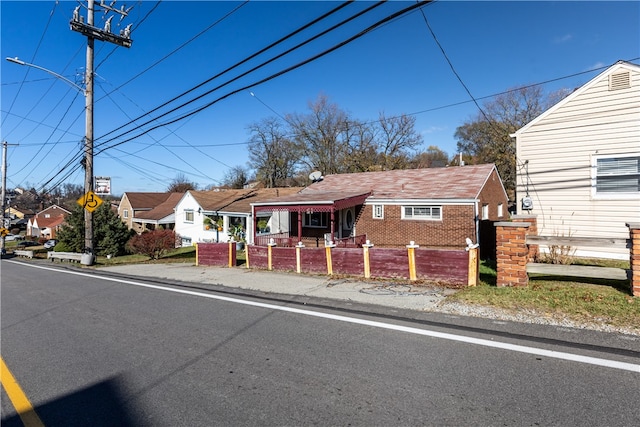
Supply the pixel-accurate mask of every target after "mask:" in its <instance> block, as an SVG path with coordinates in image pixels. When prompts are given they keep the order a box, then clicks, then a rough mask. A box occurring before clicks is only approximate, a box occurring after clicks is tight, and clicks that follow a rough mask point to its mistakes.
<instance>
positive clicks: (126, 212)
mask: <svg viewBox="0 0 640 427" xmlns="http://www.w3.org/2000/svg"><path fill="white" fill-rule="evenodd" d="M122 218H129V210H128V209H125V210H123V211H122Z"/></svg>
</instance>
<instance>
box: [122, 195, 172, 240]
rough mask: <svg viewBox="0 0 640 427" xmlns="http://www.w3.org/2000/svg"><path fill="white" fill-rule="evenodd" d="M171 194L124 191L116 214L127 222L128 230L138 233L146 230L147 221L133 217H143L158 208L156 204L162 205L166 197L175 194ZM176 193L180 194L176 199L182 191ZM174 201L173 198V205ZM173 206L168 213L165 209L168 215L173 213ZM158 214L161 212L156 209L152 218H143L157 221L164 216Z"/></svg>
mask: <svg viewBox="0 0 640 427" xmlns="http://www.w3.org/2000/svg"><path fill="white" fill-rule="evenodd" d="M172 194H173V193H169V192H165V193H151V192H141V193H137V192H129V193H124V194H123V195H122V198H121V199H120V204H119V205H118V216H119V217H120V219H121V220H122V222H124V223H125V224H127V227H129V229H130V230H134V231H135V232H136V233H138V234H139V233H142V232H143V231H145V230H147V225H146V224H147V222H146V221H142V220H140V221H136V220H135V218H137V217H139V216H141V215H142V217H145V213H148V212H150V211H152V210H154V209H156V208H158V206H160V205H163V204H164V203H165V202H166V201H167V199H169V198H170V197H175V196H172ZM177 194H180V196H178V199H179V197H181V195H182V194H183V193H177ZM175 201H176V200H175V199H174V200H172V202H173V203H174V204H173V206H175ZM173 206H171V209H170V210H171V212H170V213H169V212H168V211H167V214H168V215H172V214H173V212H172V211H173ZM160 215H161V213H160V212H158V211H157V210H156V212H155V213H154V214H153V215H152V216H153V218H145V219H148V220H150V221H151V222H154V221H155V222H158V221H161V220H163V219H165V217H164V216H162V217H161V216H160ZM147 216H148V215H147Z"/></svg>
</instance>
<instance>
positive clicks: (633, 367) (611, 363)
mask: <svg viewBox="0 0 640 427" xmlns="http://www.w3.org/2000/svg"><path fill="white" fill-rule="evenodd" d="M8 262H14V263H16V264H20V265H22V266H27V267H32V268H40V269H43V270H50V271H55V272H58V273H64V274H73V275H76V276H85V277H91V278H93V279H99V280H105V281H109V282H117V283H123V284H127V285H132V286H139V287H143V288H149V289H157V290H161V291H168V292H174V293H177V294H183V295H192V296H197V297H202V298H209V299H215V300H219V301H226V302H231V303H235V304H243V305H248V306H252V307H260V308H266V309H269V310H278V311H285V312H289V313H296V314H301V315H304V316H312V317H320V318H323V319H330V320H336V321H339V322H347V323H353V324H357V325H365V326H371V327H374V328H381V329H389V330H393V331H400V332H406V333H410V334H415V335H423V336H427V337H432V338H441V339H445V340H450V341H458V342H463V343H467V344H475V345H481V346H484V347H492V348H498V349H501V350H508V351H515V352H519V353H526V354H533V355H536V356H544V357H551V358H554V359H562V360H568V361H572V362H580V363H587V364H590V365H597V366H604V367H607V368H614V369H622V370H625V371H631V372H636V373H640V364H633V363H626V362H618V361H615V360H608V359H600V358H597V357H590V356H582V355H579V354H573V353H565V352H562V351H553V350H545V349H542V348H536V347H527V346H523V345H517V344H509V343H505V342H499V341H490V340H486V339H481V338H473V337H467V336H464V335H455V334H449V333H444V332H436V331H429V330H425V329H419V328H413V327H408V326H399V325H393V324H390V323H384V322H377V321H373V320H364V319H358V318H355V317H348V316H341V315H336V314H327V313H322V312H318V311H312V310H303V309H299V308H292V307H283V306H279V305H274V304H266V303H261V302H255V301H247V300H243V299H238V298H231V297H225V296H220V295H212V294H207V293H203V292H197V291H190V290H185V289H175V288H168V287H165V286H159V285H149V284H146V283H141V282H134V281H132V280H123V279H118V278H113V277H101V276H96V275H94V274H89V273H81V272H76V271H67V270H60V269H57V268H51V267H43V266H39V265H32V264H25V263H19V262H15V261H8Z"/></svg>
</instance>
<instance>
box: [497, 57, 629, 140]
mask: <svg viewBox="0 0 640 427" xmlns="http://www.w3.org/2000/svg"><path fill="white" fill-rule="evenodd" d="M620 70H628V71H630V72H632V73H633V72H635V73H640V66H639V65H635V64H632V63H630V62H625V61H618V62H616V63H615V64H613V65H612V66H611V67H609V68H607V69H606V70H604V71H603V72H602V73H600V74H598V75H597V76H596V77H594V78H593V79H591V80H589V81H588V82H587V83H585V84H584V85H582V86H581V87H579V88H578V89H576V90H575V91H573V92H572V93H571V94H570V95H569V96H567V97H565V98H564V99H563V100H562V101H560V102H558V103H557V104H555V105H554V106H552V107H551V108H549V109H548V110H546V111H545V112H543V113H542V114H540V115H539V116H538V117H536V118H535V119H533V120H531V121H530V122H529V123H527V124H526V125H524V126H523V127H521V128H520V129H518V130H517V131H516V132H514V133H512V134H510V135H509V136H510V137H512V138H515V137H517V136H519V135H521V134H522V133H524V132H526V131H527V130H528V129H529V128H530V127H532V126H535V125H536V123H538V122H540V121H541V120H544V119H545V118H546V117H548V116H549V115H551V114H553V113H554V112H555V111H556V110H558V109H560V108H562V107H563V106H564V105H566V104H568V103H569V102H571V101H573V100H574V99H575V98H577V97H578V96H580V95H582V94H583V93H584V92H586V91H588V90H589V89H591V88H592V87H593V86H595V85H596V84H598V82H600V81H601V80H602V79H603V78H605V77H608V76H609V75H611V74H614V73H616V72H619V71H620Z"/></svg>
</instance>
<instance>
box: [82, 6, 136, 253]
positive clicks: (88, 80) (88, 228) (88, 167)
mask: <svg viewBox="0 0 640 427" xmlns="http://www.w3.org/2000/svg"><path fill="white" fill-rule="evenodd" d="M115 3H116V1H115V0H114V1H112V2H111V3H109V4H108V5H107V4H105V3H104V0H100V4H99V5H98V6H97V7H99V8H101V9H102V10H104V11H105V12H104V13H105V15H106V14H108V13H110V12H113V13H116V14H119V15H120V16H121V18H120V20H122V19H124V17H126V16H127V14H128V13H129V11H130V10H131V8H128V9H125V6H122V7H121V8H120V9H116V8H115V7H114V5H115ZM81 7H82V6H81V5H80V6H78V7H76V9H75V10H74V12H73V17H72V19H71V22H70V26H71V30H73V31H77V32H79V33H81V34H82V35H84V36H86V37H87V65H86V73H85V112H86V115H85V126H86V127H85V137H84V154H85V156H84V160H83V162H84V171H85V173H84V193H85V200H91V197H92V196H91V195H92V194H93V46H94V41H95V40H99V41H107V42H110V43H114V44H117V45H119V46H124V47H127V48H128V47H131V37H130V36H131V25H132V24H129V25H128V26H127V27H125V28H124V30H122V31H121V32H120V35H116V34H113V33H111V20H112V19H113V15H112V16H110V17H109V18H108V19H107V20H106V22H105V26H104V28H103V29H100V28H97V27H95V26H94V25H93V22H94V21H93V16H94V11H95V2H94V0H88V1H87V22H86V23H85V22H84V18H83V17H82V15H81V14H80V8H81ZM86 203H87V202H85V204H86ZM84 246H85V249H84V251H85V252H86V253H90V254H93V252H94V246H93V212H92V211H91V210H88V209H86V206H85V210H84Z"/></svg>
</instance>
